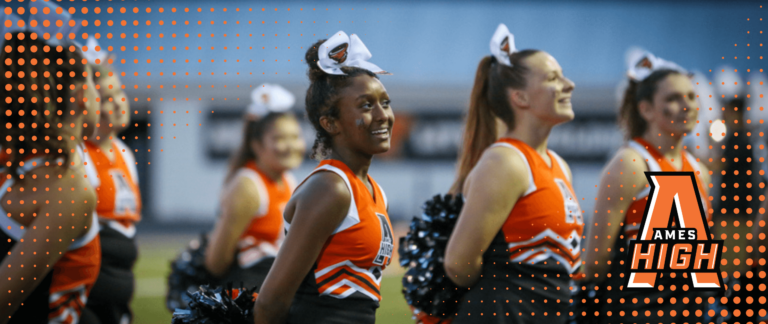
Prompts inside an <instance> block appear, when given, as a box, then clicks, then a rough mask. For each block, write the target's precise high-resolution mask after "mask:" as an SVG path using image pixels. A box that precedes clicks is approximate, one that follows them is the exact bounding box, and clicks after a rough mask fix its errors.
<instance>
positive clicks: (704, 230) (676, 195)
mask: <svg viewBox="0 0 768 324" xmlns="http://www.w3.org/2000/svg"><path fill="white" fill-rule="evenodd" d="M645 176H646V177H647V178H648V183H649V184H650V185H651V192H650V194H649V201H648V204H646V207H645V214H643V220H642V222H641V223H640V231H639V233H638V234H637V239H636V240H634V241H632V242H631V243H630V245H629V248H628V253H627V260H626V261H625V262H626V263H625V264H626V265H627V266H628V270H627V271H628V272H629V273H627V274H625V277H624V278H625V279H624V287H625V288H627V289H648V288H655V287H656V279H657V277H658V275H659V273H660V272H674V273H678V274H682V273H688V274H689V276H690V279H691V282H692V283H693V289H695V290H721V289H724V285H723V278H722V276H721V274H720V257H721V254H722V246H723V241H722V240H713V239H712V237H711V234H710V232H709V226H708V224H707V218H706V213H705V209H704V206H705V205H704V202H703V200H702V198H701V194H700V193H699V188H698V186H697V185H696V178H695V176H694V175H693V172H646V173H645ZM673 224H676V227H674V226H673Z"/></svg>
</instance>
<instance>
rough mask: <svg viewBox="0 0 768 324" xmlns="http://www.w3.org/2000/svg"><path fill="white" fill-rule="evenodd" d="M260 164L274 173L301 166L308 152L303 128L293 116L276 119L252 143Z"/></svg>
mask: <svg viewBox="0 0 768 324" xmlns="http://www.w3.org/2000/svg"><path fill="white" fill-rule="evenodd" d="M251 146H252V149H253V151H254V153H256V157H257V159H258V161H259V164H260V165H261V166H263V167H266V168H269V169H270V170H272V171H274V172H283V171H287V170H290V169H294V168H296V167H298V166H299V165H301V161H302V160H303V159H304V154H305V152H306V150H307V147H306V144H305V143H304V137H303V136H302V135H301V126H300V125H299V122H298V121H297V120H296V117H293V116H292V115H285V116H281V117H278V118H277V119H275V120H274V121H273V122H272V124H271V125H269V126H268V129H267V130H266V131H265V132H264V134H263V135H262V138H261V140H254V141H252V142H251Z"/></svg>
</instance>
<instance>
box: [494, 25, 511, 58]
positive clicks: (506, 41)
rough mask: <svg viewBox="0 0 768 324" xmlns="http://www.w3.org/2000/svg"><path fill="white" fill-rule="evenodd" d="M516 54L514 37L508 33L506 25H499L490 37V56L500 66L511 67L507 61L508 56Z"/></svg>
mask: <svg viewBox="0 0 768 324" xmlns="http://www.w3.org/2000/svg"><path fill="white" fill-rule="evenodd" d="M514 52H517V49H516V48H515V36H514V35H512V33H510V32H509V29H508V28H507V25H504V24H499V27H497V28H496V32H495V33H493V37H491V54H493V57H495V58H496V61H499V62H500V63H501V64H504V65H506V66H509V67H511V66H512V63H511V62H510V61H509V55H510V54H512V53H514Z"/></svg>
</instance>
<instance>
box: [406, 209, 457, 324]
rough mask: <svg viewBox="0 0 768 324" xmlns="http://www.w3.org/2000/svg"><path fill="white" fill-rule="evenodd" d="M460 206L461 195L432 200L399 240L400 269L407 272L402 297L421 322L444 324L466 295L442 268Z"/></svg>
mask: <svg viewBox="0 0 768 324" xmlns="http://www.w3.org/2000/svg"><path fill="white" fill-rule="evenodd" d="M463 205H464V199H463V197H462V196H461V195H457V196H455V197H454V196H451V195H445V196H444V197H441V196H440V195H437V196H435V197H433V198H432V199H431V200H428V201H427V202H426V203H425V204H424V206H423V207H422V208H423V209H424V213H423V214H422V216H421V218H419V217H414V218H413V221H411V225H410V229H409V231H408V234H406V236H404V237H401V238H400V247H399V249H398V253H399V254H400V265H401V266H403V267H407V268H408V271H407V272H406V273H405V276H404V277H403V294H404V295H405V300H406V301H407V302H408V305H410V306H411V307H412V308H413V309H414V314H415V317H416V318H417V319H418V320H419V321H420V322H425V323H426V322H429V323H440V322H442V323H446V321H445V320H446V319H448V318H450V317H451V316H453V314H455V313H456V307H457V306H458V303H457V301H458V300H460V299H461V296H462V295H463V293H464V291H465V290H464V289H459V287H458V286H456V284H454V283H453V281H451V280H450V279H449V278H448V277H447V276H446V274H445V269H444V268H443V262H444V260H445V248H446V246H447V245H448V239H449V238H450V237H451V232H453V228H454V227H455V226H456V221H457V220H458V218H459V213H461V208H462V207H463Z"/></svg>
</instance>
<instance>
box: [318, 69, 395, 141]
mask: <svg viewBox="0 0 768 324" xmlns="http://www.w3.org/2000/svg"><path fill="white" fill-rule="evenodd" d="M389 104H390V101H389V94H387V90H386V89H385V88H384V85H382V84H381V82H379V80H378V79H376V78H374V77H371V76H368V75H360V76H357V77H355V78H354V79H353V80H351V84H350V85H349V86H348V87H346V88H344V89H343V90H341V92H340V93H339V100H338V101H337V103H336V105H337V107H338V109H339V116H338V118H337V119H335V120H333V121H331V122H330V123H331V124H332V125H331V126H330V127H328V128H330V129H327V130H329V133H330V134H331V135H332V136H333V141H334V146H339V145H342V146H345V147H348V148H350V149H351V150H353V151H357V152H361V153H363V154H367V155H374V154H379V153H384V152H387V151H388V150H389V146H390V138H391V137H392V136H391V135H392V126H393V125H394V123H395V114H394V112H393V111H392V108H391V107H390V105H389Z"/></svg>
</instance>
